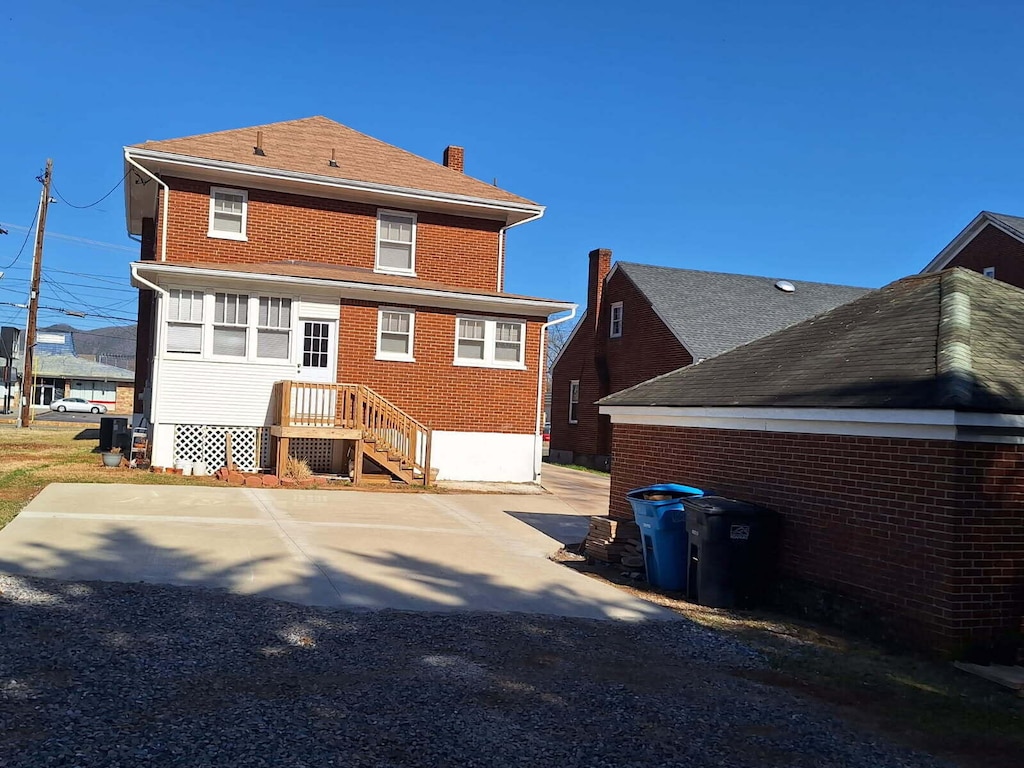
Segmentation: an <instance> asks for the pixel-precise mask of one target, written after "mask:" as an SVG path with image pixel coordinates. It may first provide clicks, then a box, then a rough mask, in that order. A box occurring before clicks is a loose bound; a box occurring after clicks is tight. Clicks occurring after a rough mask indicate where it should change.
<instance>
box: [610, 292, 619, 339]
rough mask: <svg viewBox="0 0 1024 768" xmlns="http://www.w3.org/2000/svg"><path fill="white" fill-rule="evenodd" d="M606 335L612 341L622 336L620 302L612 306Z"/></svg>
mask: <svg viewBox="0 0 1024 768" xmlns="http://www.w3.org/2000/svg"><path fill="white" fill-rule="evenodd" d="M608 335H609V336H611V337H612V338H613V339H617V338H619V337H620V336H622V302H621V301H616V302H615V303H614V304H612V316H611V322H610V323H609V324H608Z"/></svg>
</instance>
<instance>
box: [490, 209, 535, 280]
mask: <svg viewBox="0 0 1024 768" xmlns="http://www.w3.org/2000/svg"><path fill="white" fill-rule="evenodd" d="M543 215H544V209H543V208H541V209H540V210H539V211H537V213H536V214H534V215H533V216H531V217H530V218H528V219H523V220H522V221H516V222H513V223H512V224H506V225H505V226H504V227H502V228H501V229H499V230H498V285H497V287H496V289H495V290H497V291H498V292H499V293H500V292H501V291H503V290H505V231H506V230H509V229H512V227H518V226H519V225H520V224H526V223H528V222H531V221H536V220H537V219H539V218H540V217H541V216H543Z"/></svg>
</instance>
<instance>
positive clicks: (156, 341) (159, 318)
mask: <svg viewBox="0 0 1024 768" xmlns="http://www.w3.org/2000/svg"><path fill="white" fill-rule="evenodd" d="M138 267H139V265H138V264H137V263H134V264H131V265H129V269H131V272H132V280H133V281H134V282H136V283H139V284H141V285H144V286H145V287H146V288H149V289H150V290H151V291H154V292H155V293H157V294H159V296H160V303H159V305H158V307H159V309H158V310H157V313H156V317H155V318H154V324H155V325H156V327H155V328H154V329H153V368H152V370H150V372H149V379H150V382H149V423H150V424H156V421H157V419H156V403H157V400H156V383H157V381H158V380H159V378H158V373H159V371H160V357H161V355H160V350H161V349H163V342H164V340H163V330H164V325H165V323H164V312H165V307H166V306H167V302H165V301H164V299H165V298H167V291H166V290H165V289H164V288H161V287H160V286H159V285H157V284H156V283H152V282H150V281H149V280H147V279H146V278H144V277H140V276H139V273H138Z"/></svg>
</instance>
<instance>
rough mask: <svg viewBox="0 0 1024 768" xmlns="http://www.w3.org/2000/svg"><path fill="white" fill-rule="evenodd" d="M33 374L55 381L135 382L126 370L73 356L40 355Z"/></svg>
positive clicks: (35, 362)
mask: <svg viewBox="0 0 1024 768" xmlns="http://www.w3.org/2000/svg"><path fill="white" fill-rule="evenodd" d="M32 369H33V371H32V372H33V374H34V375H36V376H46V377H48V378H54V379H90V380H93V381H135V374H134V373H133V372H132V371H129V370H127V369H125V368H116V367H115V366H113V365H106V364H104V363H96V362H93V361H92V360H85V359H83V358H81V357H74V356H72V355H47V354H40V355H36V356H35V357H34V358H33V365H32Z"/></svg>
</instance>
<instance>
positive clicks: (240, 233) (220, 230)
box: [207, 187, 249, 240]
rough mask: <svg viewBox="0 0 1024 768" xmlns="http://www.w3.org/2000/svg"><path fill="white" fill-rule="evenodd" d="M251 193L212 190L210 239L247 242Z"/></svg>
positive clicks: (217, 188) (220, 188) (223, 189)
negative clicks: (218, 238)
mask: <svg viewBox="0 0 1024 768" xmlns="http://www.w3.org/2000/svg"><path fill="white" fill-rule="evenodd" d="M248 209H249V193H248V192H247V191H246V190H244V189H228V188H226V187H211V188H210V229H209V231H208V232H207V235H208V236H209V237H220V238H226V239H228V240H245V239H246V235H245V231H246V218H247V216H248Z"/></svg>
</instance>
